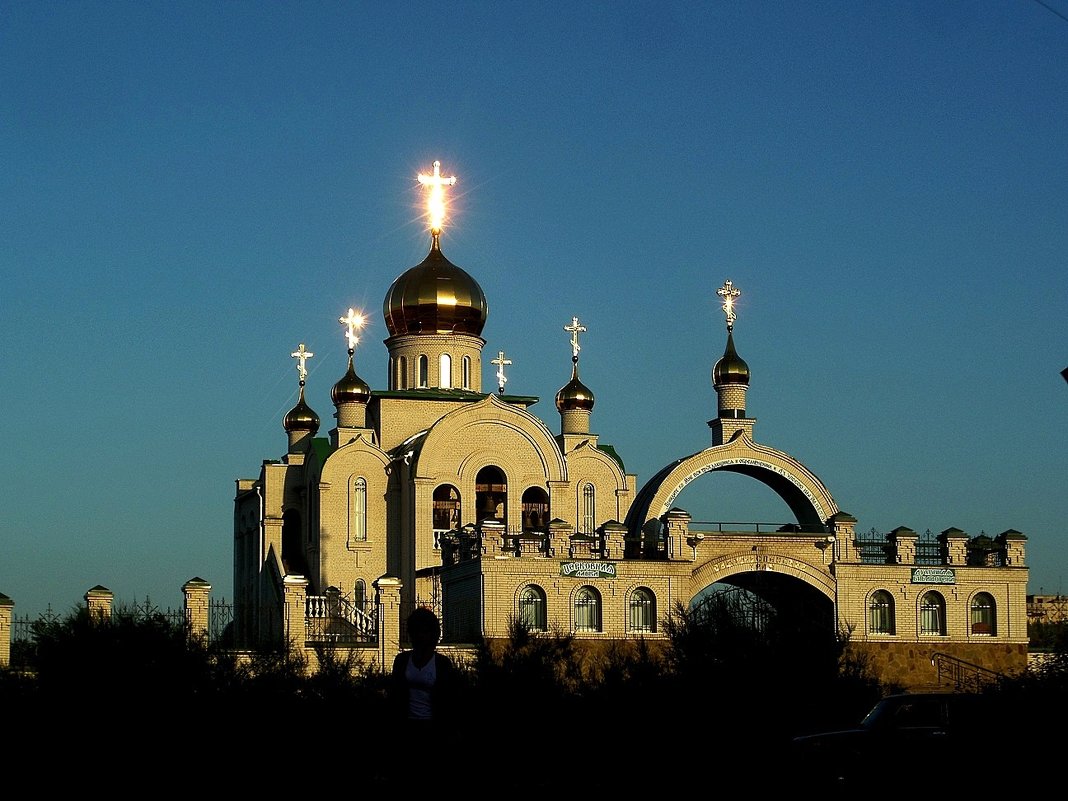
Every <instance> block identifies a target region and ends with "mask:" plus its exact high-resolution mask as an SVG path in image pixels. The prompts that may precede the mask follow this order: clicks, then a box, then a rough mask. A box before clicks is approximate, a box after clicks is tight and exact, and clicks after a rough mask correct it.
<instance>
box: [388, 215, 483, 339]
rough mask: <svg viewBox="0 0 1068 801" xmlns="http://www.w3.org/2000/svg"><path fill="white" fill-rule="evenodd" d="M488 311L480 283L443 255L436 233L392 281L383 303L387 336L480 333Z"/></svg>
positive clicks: (475, 334) (477, 334)
mask: <svg viewBox="0 0 1068 801" xmlns="http://www.w3.org/2000/svg"><path fill="white" fill-rule="evenodd" d="M488 312H489V305H488V304H487V303H486V295H485V293H483V291H482V287H480V286H479V285H478V282H477V281H476V280H475V279H474V278H472V277H471V276H470V275H468V274H467V273H466V272H464V271H463V270H461V269H460V268H459V267H457V266H456V265H455V264H453V263H452V262H451V261H449V260H448V259H446V258H445V256H444V255H443V254H442V252H441V249H440V248H439V247H438V239H437V237H436V236H435V237H434V242H433V246H432V247H431V249H430V253H429V254H428V255H427V257H426V258H425V259H423V261H422V262H421V263H419V264H417V265H416V266H415V267H412V268H411V269H410V270H408V271H406V272H405V273H404V274H403V275H401V276H400V278H398V279H397V280H396V281H394V282H393V285H392V286H391V287H390V288H389V291H388V292H387V293H386V299H385V301H384V302H383V304H382V313H383V315H384V316H385V318H386V328H387V329H388V330H389V333H390V336H398V335H400V334H472V335H474V336H479V335H480V334H481V333H482V328H483V326H485V324H486V316H487V314H488Z"/></svg>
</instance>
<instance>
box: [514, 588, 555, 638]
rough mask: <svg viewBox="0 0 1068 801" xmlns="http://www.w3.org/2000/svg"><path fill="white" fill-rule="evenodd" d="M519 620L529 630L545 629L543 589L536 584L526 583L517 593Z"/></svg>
mask: <svg viewBox="0 0 1068 801" xmlns="http://www.w3.org/2000/svg"><path fill="white" fill-rule="evenodd" d="M519 622H520V623H522V624H523V625H524V626H525V627H526V628H527V629H528V630H529V631H545V630H546V629H547V628H548V626H547V624H546V621H545V591H544V590H543V589H542V588H541V587H539V586H537V585H536V584H528V585H527V586H526V587H524V588H523V591H522V592H521V593H519Z"/></svg>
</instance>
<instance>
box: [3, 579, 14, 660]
mask: <svg viewBox="0 0 1068 801" xmlns="http://www.w3.org/2000/svg"><path fill="white" fill-rule="evenodd" d="M14 609H15V602H14V601H12V600H11V599H10V598H8V597H7V596H6V595H4V594H3V593H2V592H0V668H5V667H8V666H9V665H10V664H11V616H12V614H13V611H14Z"/></svg>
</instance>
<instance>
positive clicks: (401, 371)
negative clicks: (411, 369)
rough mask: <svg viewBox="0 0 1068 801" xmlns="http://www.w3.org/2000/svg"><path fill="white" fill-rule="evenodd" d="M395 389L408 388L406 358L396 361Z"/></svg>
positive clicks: (402, 357)
mask: <svg viewBox="0 0 1068 801" xmlns="http://www.w3.org/2000/svg"><path fill="white" fill-rule="evenodd" d="M396 387H397V389H407V388H408V357H407V356H401V357H399V358H398V359H397V383H396Z"/></svg>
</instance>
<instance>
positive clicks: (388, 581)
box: [374, 576, 403, 673]
mask: <svg viewBox="0 0 1068 801" xmlns="http://www.w3.org/2000/svg"><path fill="white" fill-rule="evenodd" d="M402 586H403V585H402V584H401V580H400V579H396V578H392V577H390V576H383V577H382V578H380V579H378V580H377V581H375V582H374V588H375V592H376V593H377V594H378V660H379V663H380V668H381V670H382V672H383V673H388V672H389V671H390V670H392V669H393V658H394V657H395V656H396V655H397V654H399V653H400V651H401V647H400V624H401V613H400V609H401V597H400V592H401V587H402Z"/></svg>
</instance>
